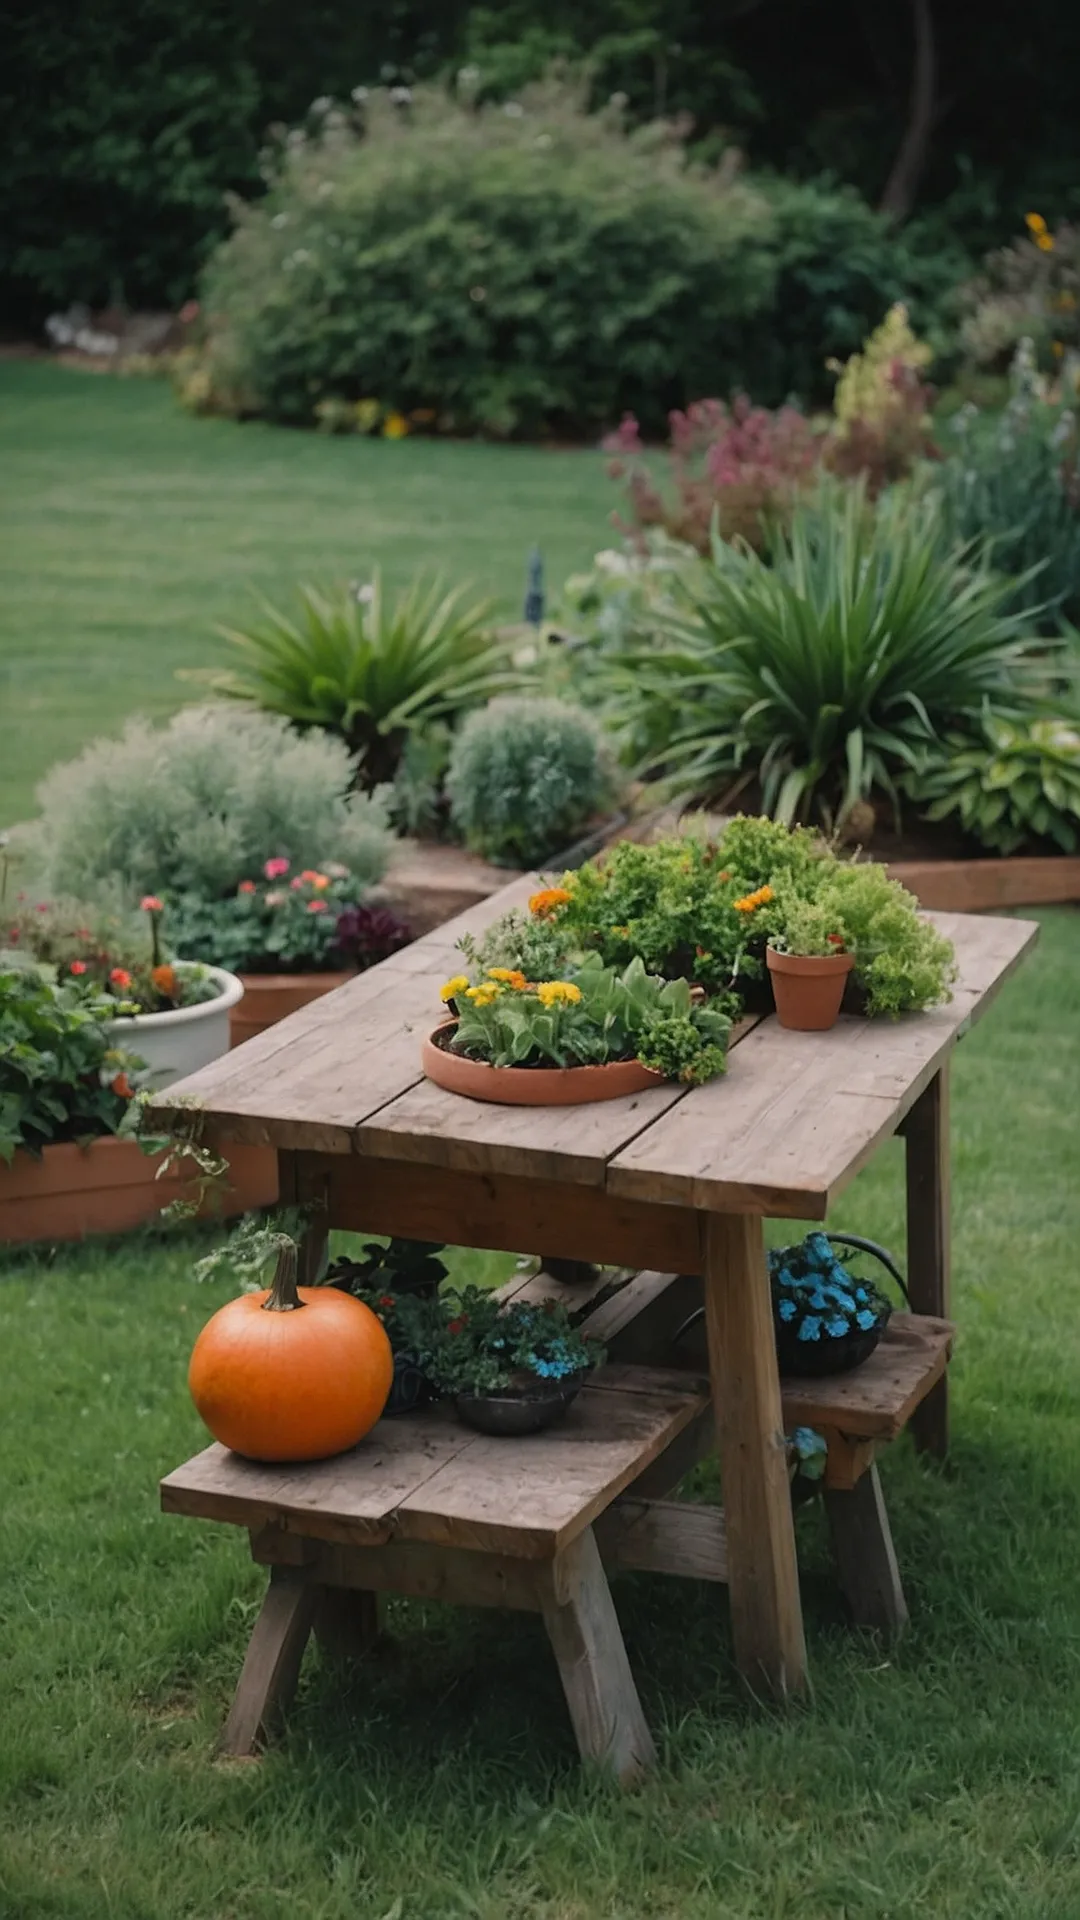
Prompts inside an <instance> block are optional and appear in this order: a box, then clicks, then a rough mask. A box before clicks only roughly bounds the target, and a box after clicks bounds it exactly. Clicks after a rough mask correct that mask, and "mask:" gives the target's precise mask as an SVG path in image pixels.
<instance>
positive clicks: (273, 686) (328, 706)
mask: <svg viewBox="0 0 1080 1920" xmlns="http://www.w3.org/2000/svg"><path fill="white" fill-rule="evenodd" d="M466 593H467V588H465V587H456V588H453V589H451V590H450V591H447V590H446V588H445V586H444V585H443V583H442V581H441V580H439V579H435V580H431V581H425V580H423V579H417V580H414V581H413V582H412V583H411V585H409V586H408V587H406V588H405V589H404V590H403V591H402V592H401V593H399V594H398V595H397V597H396V598H395V599H393V600H391V599H390V597H389V596H388V595H387V594H386V593H385V591H384V589H383V583H382V577H381V574H380V572H379V570H378V569H376V570H375V572H374V574H373V577H372V580H371V584H370V586H366V587H363V588H361V589H359V590H357V589H356V588H354V587H336V588H330V589H325V588H320V587H313V586H302V587H301V588H300V590H299V603H300V604H299V609H298V611H297V613H296V614H295V615H294V616H292V617H290V616H289V615H288V614H285V613H283V612H281V611H280V610H279V609H277V608H275V607H273V606H271V605H270V604H269V602H267V601H265V600H264V601H263V618H262V620H261V621H260V622H259V624H258V625H256V626H253V627H250V628H247V629H245V630H240V629H237V628H233V627H222V628H221V629H220V632H221V633H222V634H223V635H224V637H225V638H226V639H227V640H228V641H229V643H230V644H231V645H232V646H234V647H236V648H237V649H238V650H239V652H240V653H241V654H242V656H243V665H242V666H241V667H239V668H237V669H234V670H231V671H224V672H215V673H214V675H213V678H212V684H213V686H214V689H215V691H216V692H218V693H223V694H226V695H228V696H231V697H232V698H234V699H238V700H246V701H253V702H255V703H256V704H257V705H258V706H260V707H264V708H268V709H269V710H270V711H271V712H272V713H280V714H285V715H286V716H287V717H288V718H289V719H290V720H295V721H297V722H299V723H301V724H306V725H312V726H321V727H328V728H330V729H331V730H332V731H334V732H336V733H339V734H341V735H342V737H343V738H344V740H345V741H346V743H347V744H348V747H349V750H350V752H352V753H354V754H356V755H357V757H358V762H359V769H360V776H359V777H360V779H361V781H362V783H363V785H364V786H365V787H375V786H378V785H380V784H381V783H382V782H383V781H388V780H391V779H392V778H393V776H394V774H395V772H396V771H397V767H398V763H399V761H400V759H401V755H402V752H403V751H404V747H405V743H406V741H407V739H408V737H409V735H410V734H411V733H413V732H416V731H418V730H419V729H421V728H423V727H426V726H428V725H430V724H431V723H432V722H434V721H437V720H446V719H452V718H454V717H456V716H457V714H459V713H460V712H462V711H463V710H464V709H466V708H469V707H474V706H479V705H482V704H483V702H484V701H485V700H487V699H488V698H489V697H490V696H491V695H492V694H493V693H498V692H501V691H503V690H505V689H506V688H507V687H509V686H511V685H512V684H514V678H515V676H514V673H513V669H512V665H511V661H510V656H509V649H508V646H507V645H506V643H505V642H504V641H502V640H500V639H499V638H498V636H497V635H496V633H495V631H494V629H493V626H492V607H491V603H490V602H489V601H486V600H476V601H471V602H466Z"/></svg>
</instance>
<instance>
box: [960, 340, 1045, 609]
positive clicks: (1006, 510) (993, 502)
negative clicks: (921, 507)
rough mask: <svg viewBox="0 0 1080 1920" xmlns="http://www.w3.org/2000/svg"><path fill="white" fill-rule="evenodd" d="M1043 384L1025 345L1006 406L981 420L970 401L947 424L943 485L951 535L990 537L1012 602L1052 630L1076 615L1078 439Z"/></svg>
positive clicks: (1017, 360)
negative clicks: (948, 452) (1006, 576)
mask: <svg viewBox="0 0 1080 1920" xmlns="http://www.w3.org/2000/svg"><path fill="white" fill-rule="evenodd" d="M1042 384H1043V383H1042V382H1040V381H1039V379H1038V376H1037V375H1036V372H1035V362H1034V349H1033V346H1032V342H1031V341H1030V340H1029V339H1025V340H1021V342H1020V344H1019V346H1018V347H1017V350H1016V353H1015V355H1014V356H1013V361H1012V366H1011V368H1010V373H1009V399H1008V403H1007V405H1006V406H1005V408H1004V409H1003V410H1002V411H1001V412H1000V413H997V414H995V415H993V416H991V417H990V418H989V419H985V420H984V419H983V418H982V417H981V416H980V414H979V409H978V408H977V407H975V406H973V405H970V404H969V405H967V406H964V407H961V408H960V410H959V412H958V413H956V414H955V415H954V417H953V419H952V421H951V422H950V427H949V431H950V433H951V436H953V449H952V450H951V457H950V458H948V459H947V460H945V462H944V463H943V465H942V466H941V468H940V470H939V471H940V481H939V484H940V488H941V502H942V514H943V519H944V524H945V526H946V528H947V530H948V532H949V534H950V535H951V536H952V537H953V538H954V539H956V540H972V539H975V538H980V537H985V538H988V539H989V540H991V541H992V542H993V563H994V565H995V567H997V568H998V569H999V570H1000V571H1001V572H1002V573H1007V574H1009V575H1010V576H1011V577H1012V579H1013V581H1014V587H1013V595H1012V604H1013V605H1014V606H1015V607H1016V608H1017V609H1019V610H1022V611H1023V612H1024V613H1026V614H1027V616H1028V618H1029V619H1030V620H1031V622H1032V624H1033V625H1036V626H1038V627H1039V628H1041V629H1042V631H1044V632H1052V631H1053V630H1054V628H1055V627H1056V625H1057V616H1058V615H1059V614H1061V613H1064V614H1066V615H1069V616H1071V617H1072V618H1076V617H1077V616H1078V615H1080V439H1078V436H1077V428H1076V415H1075V412H1074V411H1073V408H1072V406H1071V405H1065V404H1063V403H1062V402H1060V401H1059V402H1058V403H1057V404H1054V405H1051V404H1049V403H1048V402H1047V401H1046V400H1044V399H1043V398H1041V397H1040V388H1041V387H1042Z"/></svg>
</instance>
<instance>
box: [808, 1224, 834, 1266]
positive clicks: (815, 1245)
mask: <svg viewBox="0 0 1080 1920" xmlns="http://www.w3.org/2000/svg"><path fill="white" fill-rule="evenodd" d="M803 1251H804V1253H805V1254H806V1258H807V1259H808V1261H809V1262H810V1265H811V1266H812V1267H824V1268H825V1271H826V1272H828V1270H829V1268H830V1267H832V1266H834V1265H835V1264H836V1255H835V1253H834V1252H833V1250H832V1247H831V1246H830V1244H829V1237H828V1235H827V1234H825V1233H808V1234H807V1236H806V1239H805V1240H804V1241H803Z"/></svg>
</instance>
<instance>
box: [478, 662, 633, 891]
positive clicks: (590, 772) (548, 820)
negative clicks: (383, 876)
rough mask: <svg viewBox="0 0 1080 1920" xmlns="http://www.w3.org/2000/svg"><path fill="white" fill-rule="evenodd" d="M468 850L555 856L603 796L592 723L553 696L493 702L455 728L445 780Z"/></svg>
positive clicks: (606, 788) (605, 784)
mask: <svg viewBox="0 0 1080 1920" xmlns="http://www.w3.org/2000/svg"><path fill="white" fill-rule="evenodd" d="M446 790H447V793H448V795H449V799H450V817H451V819H452V820H453V823H454V825H455V827H457V829H458V830H459V832H460V833H461V834H463V836H464V838H465V839H466V841H467V842H468V844H469V845H470V846H471V847H475V848H476V850H477V852H479V853H483V854H485V855H486V856H487V858H489V859H493V860H499V861H503V862H506V863H514V864H517V865H521V866H532V865H533V864H534V863H536V862H537V861H541V860H544V859H546V858H547V857H548V856H549V855H551V854H553V853H558V852H559V851H560V850H561V849H562V848H563V847H566V846H567V845H569V843H570V841H571V840H572V839H573V838H574V835H575V834H576V833H577V832H578V831H579V830H580V829H581V828H582V827H583V826H584V825H585V822H586V821H587V820H589V819H591V818H592V816H593V815H594V814H596V813H598V812H599V811H600V809H601V808H602V807H603V806H604V805H605V804H606V803H607V802H608V801H610V799H611V794H612V776H611V768H610V765H609V762H608V759H607V755H606V754H605V751H604V743H603V737H602V735H601V733H600V729H599V728H598V727H597V725H596V723H595V722H594V721H593V720H591V719H590V718H589V717H588V715H587V714H584V713H582V712H581V710H580V709H579V708H576V707H570V706H567V705H565V703H564V702H563V701H561V700H539V699H507V698H504V699H501V700H493V701H492V702H491V704H490V706H488V707H485V708H484V710H483V712H481V713H474V714H470V716H469V718H468V719H467V720H466V721H465V723H464V725H463V726H462V728H461V731H460V733H459V734H458V737H457V739H456V741H455V742H454V748H453V752H452V754H451V756H450V767H449V771H448V773H447V778H446Z"/></svg>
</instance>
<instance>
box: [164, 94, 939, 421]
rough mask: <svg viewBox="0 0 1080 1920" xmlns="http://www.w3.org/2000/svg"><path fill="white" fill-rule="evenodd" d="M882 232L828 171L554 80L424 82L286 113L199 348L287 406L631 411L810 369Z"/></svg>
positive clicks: (227, 258)
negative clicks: (707, 139) (748, 149)
mask: <svg viewBox="0 0 1080 1920" xmlns="http://www.w3.org/2000/svg"><path fill="white" fill-rule="evenodd" d="M916 280H917V276H915V275H914V274H913V271H912V264H911V261H910V259H909V257H908V252H907V249H906V246H905V244H904V242H903V241H902V240H900V239H897V238H895V237H894V236H892V235H890V233H889V232H888V230H887V229H886V228H885V226H884V225H883V223H882V222H881V221H880V220H879V219H878V218H877V217H876V216H875V215H873V214H872V213H870V212H869V210H868V209H867V208H866V207H865V206H864V205H863V204H862V203H861V202H860V201H859V200H858V198H857V196H856V195H854V194H853V193H851V192H850V191H847V190H841V189H836V188H830V187H815V186H813V185H805V186H794V185H785V184H784V183H782V182H778V183H774V184H768V183H765V184H758V183H755V182H754V181H753V180H744V179H740V178H735V179H730V178H727V177H725V175H724V173H723V169H722V168H721V169H720V170H716V169H707V168H704V167H700V166H697V165H695V164H693V163H692V162H691V161H690V160H688V158H687V155H686V153H685V152H684V150H683V148H682V147H681V146H680V145H679V143H678V142H677V141H676V140H674V139H673V137H672V135H671V134H670V131H669V130H665V129H661V128H645V129H641V130H638V131H635V132H628V131H627V130H626V129H625V128H624V126H623V124H622V121H621V119H620V117H619V115H618V113H617V112H616V111H614V110H612V111H609V112H607V113H604V114H600V115H597V114H586V113H585V112H583V111H582V110H581V107H580V105H579V103H578V102H577V100H576V99H575V97H574V96H573V95H572V94H570V93H568V92H564V91H560V90H558V89H557V88H555V87H552V86H548V87H544V88H539V89H536V90H534V91H532V92H530V93H529V94H527V95H525V96H523V102H522V103H520V104H518V105H517V109H516V112H515V113H514V114H508V113H507V111H506V109H505V108H504V107H500V106H497V105H490V106H486V107H481V108H479V109H476V110H474V109H473V108H471V107H469V106H468V105H465V104H455V103H454V102H453V101H452V100H450V99H448V98H447V96H446V95H445V94H444V93H442V92H440V91H439V90H437V89H435V88H430V89H420V90H417V92H416V93H415V94H414V96H413V99H412V102H411V104H409V105H404V104H397V105H395V104H394V102H393V100H392V98H391V97H390V95H388V94H379V95H373V96H372V97H371V99H370V100H369V101H368V102H367V103H366V105H365V125H364V127H363V128H362V129H357V128H356V127H355V125H354V122H353V119H352V117H351V116H346V115H345V114H343V113H341V112H338V111H333V112H331V113H329V114H328V115H327V116H326V118H325V120H324V122H323V124H322V127H321V129H320V130H319V131H318V132H317V133H316V134H315V135H314V136H313V137H308V138H303V137H301V136H296V135H294V136H292V137H291V145H289V146H288V147H287V149H286V151H285V153H284V156H283V161H282V168H281V173H280V177H279V179H278V180H277V182H276V184H275V185H274V186H273V187H272V189H271V191H270V192H269V193H268V194H267V195H266V196H265V197H263V198H262V199H261V200H260V201H258V202H257V203H256V204H253V205H248V206H245V207H243V208H242V209H240V210H239V212H238V224H237V228H236V231H235V233H234V234H233V235H232V237H231V238H230V240H229V241H228V242H227V243H226V244H225V245H224V246H223V247H222V248H221V250H220V251H219V253H218V254H217V256H216V258H215V259H214V260H213V262H212V263H211V265H210V267H209V269H208V271H207V274H206V276H205V281H204V305H205V308H206V311H207V314H208V316H209V322H208V324H209V334H210V337H209V351H208V372H209V383H210V384H209V390H207V386H206V382H205V380H204V381H203V384H202V385H200V386H199V387H198V388H197V389H196V391H197V393H198V394H199V395H200V397H202V398H203V399H209V400H210V402H211V404H216V405H218V406H221V407H224V408H225V409H226V410H232V411H237V412H258V413H264V414H266V415H268V416H269V417H271V418H273V419H276V420H281V421H286V422H293V423H296V424H311V422H312V420H313V418H314V417H315V415H316V410H317V409H318V408H320V406H323V407H324V410H325V403H327V402H329V401H342V402H344V401H360V400H377V401H379V402H381V403H382V406H383V408H384V409H387V408H392V409H394V410H396V411H398V412H400V413H401V414H403V415H409V414H415V413H419V414H420V415H421V416H429V417H432V418H433V419H434V420H435V421H437V423H438V424H439V426H440V427H441V428H442V429H444V430H446V431H455V432H468V431H474V430H479V431H482V432H486V433H491V434H499V435H509V434H530V435H532V434H537V433H541V432H544V431H549V432H558V433H567V432H569V433H573V434H581V433H589V432H592V431H593V430H595V429H596V428H598V427H603V426H605V425H609V424H611V423H612V422H614V421H616V420H617V419H618V418H619V416H620V414H621V413H622V412H623V411H624V410H631V411H633V412H634V413H635V414H636V415H637V416H638V418H639V420H641V422H642V423H643V425H644V426H645V427H646V428H650V429H651V428H657V427H660V426H662V425H663V423H664V421H665V419H666V416H667V413H668V410H669V409H670V408H672V407H677V406H683V405H685V404H686V402H687V401H688V400H690V399H693V398H695V397H699V396H701V395H703V394H711V393H718V392H726V391H728V390H730V389H731V388H734V387H748V388H749V389H750V390H751V391H752V392H753V393H754V394H755V396H757V397H760V398H762V399H766V400H770V399H779V398H781V397H782V396H783V395H784V394H785V393H786V392H787V391H789V390H791V389H795V390H798V391H799V392H800V393H801V394H802V395H803V397H804V398H806V399H809V400H816V399H819V398H821V397H823V396H824V395H825V394H827V393H828V391H829V390H830V382H829V380H828V376H827V374H826V371H825V362H826V359H827V358H828V356H829V355H831V354H834V353H840V354H845V353H848V352H850V351H851V350H852V349H854V348H855V347H856V346H857V345H858V343H859V342H860V340H861V339H862V338H863V337H864V336H865V334H866V333H867V332H868V331H869V330H870V328H871V327H872V326H874V325H875V324H876V323H877V322H878V321H879V320H880V318H881V316H882V313H883V311H884V308H885V307H886V306H887V305H888V304H889V302H890V301H891V300H892V299H894V298H896V297H902V296H904V295H905V294H907V295H914V296H915V297H916V298H915V304H916V312H917V317H918V318H920V319H921V318H922V317H923V316H922V315H921V314H920V313H919V312H918V306H919V302H918V297H917V296H918V292H919V289H918V286H917V284H916Z"/></svg>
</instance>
